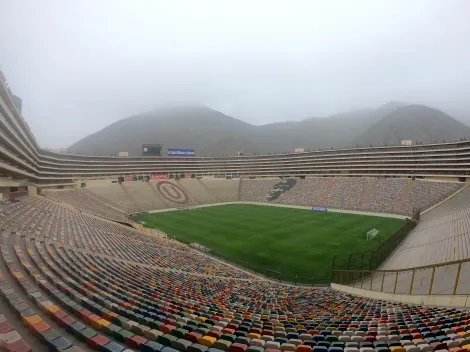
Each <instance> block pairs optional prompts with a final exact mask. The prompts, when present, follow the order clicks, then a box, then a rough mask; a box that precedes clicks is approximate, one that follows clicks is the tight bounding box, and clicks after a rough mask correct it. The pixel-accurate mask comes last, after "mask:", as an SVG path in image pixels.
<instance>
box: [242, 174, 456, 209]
mask: <svg viewBox="0 0 470 352" xmlns="http://www.w3.org/2000/svg"><path fill="white" fill-rule="evenodd" d="M279 182H280V180H279V179H260V180H249V179H243V180H242V185H241V193H240V194H241V198H240V200H241V201H254V202H270V203H280V204H290V205H300V206H308V207H325V208H333V209H345V210H360V211H367V212H374V213H389V214H401V215H408V216H411V215H413V214H414V212H416V211H417V210H420V209H421V210H425V209H428V208H429V207H431V206H432V205H434V204H436V203H437V202H439V201H441V200H442V199H443V198H445V197H448V196H450V195H452V194H453V193H455V192H457V191H458V190H460V189H461V188H463V187H464V186H465V184H464V183H459V182H433V181H421V180H416V181H413V180H412V179H409V178H370V177H334V178H331V177H321V178H318V177H312V178H306V179H297V180H296V184H295V186H294V187H292V188H291V189H290V190H289V191H286V192H284V193H282V194H281V195H280V196H279V197H278V198H276V199H275V200H273V201H270V200H268V199H267V198H266V196H267V194H268V193H269V191H270V190H271V189H272V188H273V187H275V185H277V184H278V183H279Z"/></svg>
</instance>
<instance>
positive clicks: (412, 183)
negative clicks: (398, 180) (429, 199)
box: [395, 180, 415, 214]
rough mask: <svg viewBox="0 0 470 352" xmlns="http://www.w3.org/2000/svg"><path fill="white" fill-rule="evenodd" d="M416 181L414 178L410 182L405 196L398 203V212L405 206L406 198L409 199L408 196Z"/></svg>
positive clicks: (396, 210) (396, 211) (396, 209)
mask: <svg viewBox="0 0 470 352" xmlns="http://www.w3.org/2000/svg"><path fill="white" fill-rule="evenodd" d="M414 183H415V181H414V180H410V183H408V187H407V189H406V192H405V194H404V195H403V198H402V199H401V201H400V203H398V204H397V206H396V207H395V213H396V214H398V213H399V212H400V209H401V208H402V207H403V204H405V202H406V200H407V199H408V197H409V195H410V193H411V190H412V189H413V185H414Z"/></svg>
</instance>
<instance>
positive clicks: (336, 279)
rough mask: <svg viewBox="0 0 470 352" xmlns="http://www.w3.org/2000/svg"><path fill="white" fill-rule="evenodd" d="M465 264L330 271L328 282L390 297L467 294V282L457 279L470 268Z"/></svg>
mask: <svg viewBox="0 0 470 352" xmlns="http://www.w3.org/2000/svg"><path fill="white" fill-rule="evenodd" d="M467 263H470V258H466V259H459V260H452V261H448V262H445V263H437V264H431V265H422V266H416V267H412V268H404V269H376V270H362V269H334V270H332V272H331V282H332V283H335V284H341V285H348V286H352V287H355V288H356V287H357V288H361V289H365V290H369V291H378V292H386V293H394V294H409V295H413V294H415V295H416V294H419V295H431V294H433V295H439V294H446V295H456V294H470V283H469V282H467V281H465V280H461V272H462V270H469V269H470V264H467ZM465 265H468V266H467V267H466V268H464V266H465Z"/></svg>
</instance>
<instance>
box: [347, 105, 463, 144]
mask: <svg viewBox="0 0 470 352" xmlns="http://www.w3.org/2000/svg"><path fill="white" fill-rule="evenodd" d="M469 135H470V128H469V127H467V126H466V125H464V124H463V123H462V122H459V121H457V120H455V119H454V118H452V117H451V116H449V115H447V114H445V113H443V112H442V111H439V110H436V109H432V108H429V107H427V106H423V105H409V106H405V107H402V108H399V109H396V110H394V111H392V112H391V113H389V114H388V115H386V116H385V117H384V118H383V119H381V120H380V121H378V122H377V123H375V124H373V125H372V126H371V127H370V128H369V129H367V130H366V131H365V132H364V133H362V134H361V135H360V136H359V137H358V138H357V139H356V140H355V141H353V143H351V144H350V145H351V146H354V145H356V144H359V145H370V144H372V145H384V144H387V145H397V144H399V143H400V141H401V140H403V139H411V140H413V141H414V142H423V143H429V142H434V141H437V142H442V141H443V140H445V141H455V140H459V139H460V138H463V137H468V136H469Z"/></svg>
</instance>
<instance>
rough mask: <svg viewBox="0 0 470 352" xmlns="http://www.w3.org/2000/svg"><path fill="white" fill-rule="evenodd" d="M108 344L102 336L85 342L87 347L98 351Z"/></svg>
mask: <svg viewBox="0 0 470 352" xmlns="http://www.w3.org/2000/svg"><path fill="white" fill-rule="evenodd" d="M109 342H110V340H109V339H108V338H107V337H106V336H103V335H96V336H95V337H92V338H90V339H87V340H86V343H87V345H88V346H90V347H91V348H93V349H95V350H100V349H101V347H102V346H104V345H107V344H108V343H109Z"/></svg>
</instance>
